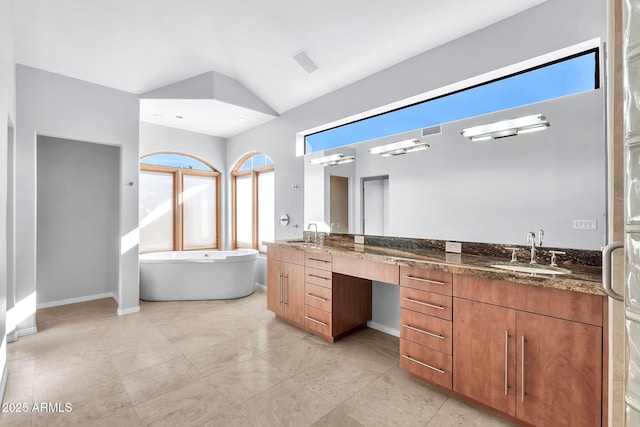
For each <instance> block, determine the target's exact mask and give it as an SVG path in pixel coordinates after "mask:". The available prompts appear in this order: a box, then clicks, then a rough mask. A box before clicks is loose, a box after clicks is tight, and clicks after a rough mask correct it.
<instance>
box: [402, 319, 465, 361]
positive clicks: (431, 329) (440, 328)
mask: <svg viewBox="0 0 640 427" xmlns="http://www.w3.org/2000/svg"><path fill="white" fill-rule="evenodd" d="M400 337H401V338H405V339H407V340H409V341H412V342H415V343H418V344H421V345H424V346H426V347H429V348H432V349H434V350H438V351H441V352H443V353H447V354H451V355H453V322H450V321H448V320H444V319H440V318H438V317H433V316H429V315H427V314H422V313H418V312H416V311H411V310H407V309H404V308H403V309H401V310H400Z"/></svg>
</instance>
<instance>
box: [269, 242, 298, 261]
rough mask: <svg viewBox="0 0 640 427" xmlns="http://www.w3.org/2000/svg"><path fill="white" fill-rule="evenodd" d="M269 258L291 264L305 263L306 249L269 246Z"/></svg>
mask: <svg viewBox="0 0 640 427" xmlns="http://www.w3.org/2000/svg"><path fill="white" fill-rule="evenodd" d="M267 258H269V259H273V260H277V261H284V262H289V263H291V264H299V265H304V251H302V250H300V249H293V248H281V247H279V246H268V247H267Z"/></svg>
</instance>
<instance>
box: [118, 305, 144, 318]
mask: <svg viewBox="0 0 640 427" xmlns="http://www.w3.org/2000/svg"><path fill="white" fill-rule="evenodd" d="M139 311H140V306H139V305H136V306H135V307H129V308H119V309H118V316H126V315H127V314H133V313H137V312H139Z"/></svg>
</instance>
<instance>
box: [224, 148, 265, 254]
mask: <svg viewBox="0 0 640 427" xmlns="http://www.w3.org/2000/svg"><path fill="white" fill-rule="evenodd" d="M231 175H232V177H233V178H232V194H233V200H232V206H233V213H232V218H233V219H232V223H233V226H232V229H233V246H234V248H254V249H258V250H260V251H261V252H266V250H267V248H266V246H264V245H263V244H262V242H265V241H266V242H272V241H273V240H274V236H275V205H274V200H275V197H274V194H275V193H274V168H273V160H271V158H270V157H269V156H267V155H266V154H262V153H249V154H247V155H246V156H244V157H243V158H241V159H240V161H239V162H238V163H237V164H236V167H235V168H234V169H233V171H232V172H231Z"/></svg>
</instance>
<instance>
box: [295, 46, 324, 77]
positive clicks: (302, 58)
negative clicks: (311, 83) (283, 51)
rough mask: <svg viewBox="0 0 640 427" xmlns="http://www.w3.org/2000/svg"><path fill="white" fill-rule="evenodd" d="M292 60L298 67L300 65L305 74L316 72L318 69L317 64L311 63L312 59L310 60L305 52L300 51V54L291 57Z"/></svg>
mask: <svg viewBox="0 0 640 427" xmlns="http://www.w3.org/2000/svg"><path fill="white" fill-rule="evenodd" d="M293 59H294V60H295V61H296V62H297V63H298V65H300V66H301V67H302V69H303V70H305V71H306V72H307V73H313V72H314V71H316V70H317V69H318V68H320V67H318V64H316V63H315V62H313V59H311V58H310V57H309V55H307V52H305V51H304V50H301V51H300V52H298V53H296V54H295V55H293Z"/></svg>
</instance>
